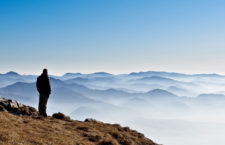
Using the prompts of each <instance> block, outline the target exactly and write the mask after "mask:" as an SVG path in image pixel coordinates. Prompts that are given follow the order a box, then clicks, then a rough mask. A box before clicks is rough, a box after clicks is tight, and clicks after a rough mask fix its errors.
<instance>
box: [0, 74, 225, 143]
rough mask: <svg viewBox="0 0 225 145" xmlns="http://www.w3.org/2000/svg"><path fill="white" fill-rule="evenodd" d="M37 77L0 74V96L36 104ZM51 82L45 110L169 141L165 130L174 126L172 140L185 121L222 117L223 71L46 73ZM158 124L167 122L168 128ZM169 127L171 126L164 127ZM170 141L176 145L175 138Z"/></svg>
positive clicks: (224, 101)
mask: <svg viewBox="0 0 225 145" xmlns="http://www.w3.org/2000/svg"><path fill="white" fill-rule="evenodd" d="M36 79H37V76H36V75H21V74H18V73H16V72H8V73H6V74H0V96H4V97H7V98H11V99H16V100H18V101H20V102H22V103H25V104H28V105H32V106H37V104H38V93H37V90H36V85H35V83H36ZM50 80H51V85H52V94H51V96H50V99H49V103H48V113H49V114H51V113H54V112H64V113H65V114H66V115H70V116H71V117H72V118H73V119H78V120H83V119H85V118H96V119H97V120H102V121H104V122H111V123H115V122H119V123H121V124H124V125H127V124H128V125H130V126H131V127H133V128H135V129H137V130H141V131H142V132H144V133H145V134H146V135H147V136H149V137H151V138H153V139H154V140H156V141H157V140H158V141H159V142H162V141H163V142H165V143H167V144H168V145H170V142H169V141H168V140H170V139H168V138H167V135H166V134H167V133H166V132H170V131H171V130H172V129H174V130H176V131H175V133H174V132H173V133H171V135H172V134H175V135H173V136H172V137H171V138H173V137H174V136H176V135H178V136H179V135H181V133H180V132H179V130H180V128H182V127H184V126H188V125H190V121H191V122H192V121H194V123H198V122H202V121H203V122H205V121H206V122H210V121H211V122H217V123H222V122H224V121H225V117H223V113H224V111H225V91H224V90H225V87H224V86H225V76H223V75H218V74H192V75H190V74H181V73H170V72H156V71H148V72H138V73H130V74H118V75H114V74H110V73H105V72H97V73H92V74H81V73H66V74H65V75H63V76H53V75H50ZM165 120H170V121H165ZM159 122H163V123H162V124H165V123H167V127H165V126H162V124H158V123H159ZM152 124H154V125H152ZM174 124H176V125H174ZM177 124H182V125H181V126H177ZM184 124H185V125H184ZM146 126H148V127H149V129H147V128H146ZM190 126H191V125H190ZM158 128H160V129H161V131H162V132H161V134H157V133H156V132H155V134H156V135H155V136H154V130H157V129H158ZM168 128H169V129H171V130H169V131H168V130H167V129H168ZM183 129H184V130H185V129H186V128H183ZM150 131H151V132H150ZM195 132H198V130H197V131H195ZM164 133H165V134H164ZM152 135H153V137H152ZM186 136H187V135H186ZM182 137H184V136H182ZM163 142H162V143H163ZM178 143H179V142H177V144H178ZM171 144H173V145H175V144H176V143H175V140H174V142H172V143H171Z"/></svg>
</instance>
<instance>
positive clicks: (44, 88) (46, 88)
mask: <svg viewBox="0 0 225 145" xmlns="http://www.w3.org/2000/svg"><path fill="white" fill-rule="evenodd" d="M36 87H37V90H38V92H39V93H42V94H51V85H50V81H49V78H48V75H47V74H43V73H42V74H41V75H40V76H39V77H38V78H37V83H36Z"/></svg>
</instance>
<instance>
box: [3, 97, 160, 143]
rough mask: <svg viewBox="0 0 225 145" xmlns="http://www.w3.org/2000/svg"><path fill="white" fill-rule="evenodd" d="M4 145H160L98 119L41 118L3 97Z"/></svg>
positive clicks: (117, 125) (62, 115)
mask: <svg viewBox="0 0 225 145" xmlns="http://www.w3.org/2000/svg"><path fill="white" fill-rule="evenodd" d="M0 144H1V145H21V144H22V145H157V144H156V143H154V142H153V141H152V140H150V139H148V138H146V137H145V136H144V135H143V134H142V133H139V132H137V131H135V130H132V129H130V128H129V127H121V126H120V125H119V124H106V123H103V122H99V121H96V120H94V119H86V120H85V121H83V122H82V121H76V120H71V119H70V118H69V117H67V116H65V115H64V114H62V113H56V114H53V116H52V117H50V116H49V117H47V118H43V117H41V116H39V114H38V112H37V110H36V109H35V108H33V107H30V106H26V105H23V104H21V103H19V102H17V101H15V100H10V99H5V98H1V97H0Z"/></svg>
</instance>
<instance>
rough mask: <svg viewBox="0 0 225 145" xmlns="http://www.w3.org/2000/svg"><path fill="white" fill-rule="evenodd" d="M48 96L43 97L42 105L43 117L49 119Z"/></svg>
mask: <svg viewBox="0 0 225 145" xmlns="http://www.w3.org/2000/svg"><path fill="white" fill-rule="evenodd" d="M48 98H49V95H48V94H44V95H43V104H42V109H43V116H45V117H47V113H46V109H47V103H48Z"/></svg>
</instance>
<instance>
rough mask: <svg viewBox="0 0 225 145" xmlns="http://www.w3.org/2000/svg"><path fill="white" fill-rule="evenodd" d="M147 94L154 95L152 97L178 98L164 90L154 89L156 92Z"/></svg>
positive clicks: (152, 91)
mask: <svg viewBox="0 0 225 145" xmlns="http://www.w3.org/2000/svg"><path fill="white" fill-rule="evenodd" d="M146 94H147V95H152V96H161V97H163V96H167V97H176V95H175V94H173V93H171V92H169V91H166V90H163V89H154V90H151V91H148V92H147V93H146Z"/></svg>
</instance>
